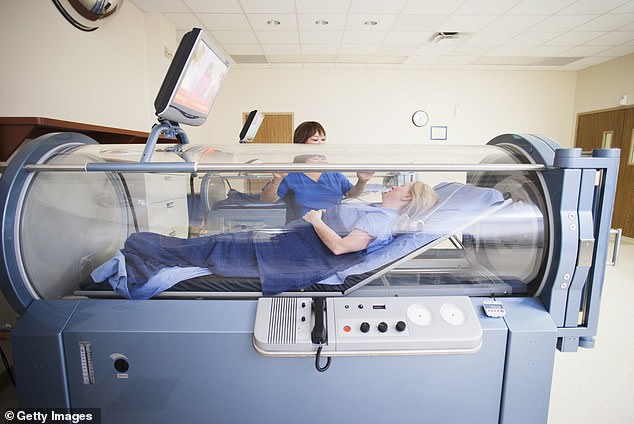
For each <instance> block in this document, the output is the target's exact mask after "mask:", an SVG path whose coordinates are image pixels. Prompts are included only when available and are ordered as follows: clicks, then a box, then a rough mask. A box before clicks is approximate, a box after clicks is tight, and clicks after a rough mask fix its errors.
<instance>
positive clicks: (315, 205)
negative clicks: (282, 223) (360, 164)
mask: <svg viewBox="0 0 634 424" xmlns="http://www.w3.org/2000/svg"><path fill="white" fill-rule="evenodd" d="M351 188H352V183H351V182H350V181H349V180H348V179H347V178H346V177H345V176H344V175H343V174H342V173H340V172H322V173H321V175H320V177H319V180H317V182H315V181H313V180H311V179H310V178H309V177H307V176H306V175H304V174H303V173H301V172H293V173H290V174H288V175H287V176H286V177H285V178H284V179H283V180H282V182H281V183H280V186H279V188H278V189H277V195H278V196H279V197H280V198H282V199H283V198H284V197H286V195H287V194H288V192H289V191H293V193H294V195H295V203H296V204H297V206H298V207H299V209H300V215H299V218H301V217H302V216H304V214H305V213H306V212H308V211H310V210H313V209H315V210H317V209H328V208H330V207H332V206H335V205H338V204H339V203H340V202H341V199H343V197H344V195H345V194H346V193H347V192H348V191H350V189H351Z"/></svg>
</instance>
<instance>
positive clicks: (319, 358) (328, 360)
mask: <svg viewBox="0 0 634 424" xmlns="http://www.w3.org/2000/svg"><path fill="white" fill-rule="evenodd" d="M323 347H324V346H323V345H319V347H318V348H317V354H316V355H315V368H317V371H319V372H324V371H326V370H327V369H328V368H329V367H330V360H331V359H332V358H331V357H330V356H329V357H328V358H327V359H326V365H324V366H323V367H322V366H321V364H320V362H321V349H322V348H323Z"/></svg>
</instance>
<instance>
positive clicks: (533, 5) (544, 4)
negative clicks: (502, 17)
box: [506, 0, 574, 16]
mask: <svg viewBox="0 0 634 424" xmlns="http://www.w3.org/2000/svg"><path fill="white" fill-rule="evenodd" d="M573 2H574V0H522V1H520V2H519V3H518V4H516V5H515V6H514V7H513V8H511V9H510V10H508V11H507V12H506V14H507V15H522V16H524V15H551V14H553V13H555V12H558V11H560V10H562V9H563V8H565V7H566V6H568V5H570V4H571V3H573Z"/></svg>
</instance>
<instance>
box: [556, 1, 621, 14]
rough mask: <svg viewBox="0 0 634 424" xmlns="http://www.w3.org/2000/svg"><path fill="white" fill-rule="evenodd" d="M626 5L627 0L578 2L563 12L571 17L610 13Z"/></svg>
mask: <svg viewBox="0 0 634 424" xmlns="http://www.w3.org/2000/svg"><path fill="white" fill-rule="evenodd" d="M625 3H626V1H625V0H600V1H599V0H577V1H575V2H574V3H572V4H570V6H568V7H566V8H565V9H563V10H562V11H561V12H562V13H564V14H571V15H582V14H593V13H608V12H610V11H611V10H614V9H616V8H618V7H619V6H622V5H623V4H625Z"/></svg>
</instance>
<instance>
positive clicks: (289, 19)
mask: <svg viewBox="0 0 634 424" xmlns="http://www.w3.org/2000/svg"><path fill="white" fill-rule="evenodd" d="M247 19H248V20H249V23H250V24H251V27H253V29H254V30H255V31H289V30H296V29H297V18H296V16H295V15H294V14H290V13H249V14H247ZM272 22H279V24H277V25H276V24H273V23H272Z"/></svg>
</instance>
